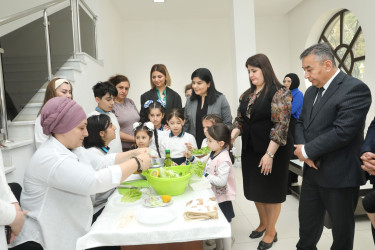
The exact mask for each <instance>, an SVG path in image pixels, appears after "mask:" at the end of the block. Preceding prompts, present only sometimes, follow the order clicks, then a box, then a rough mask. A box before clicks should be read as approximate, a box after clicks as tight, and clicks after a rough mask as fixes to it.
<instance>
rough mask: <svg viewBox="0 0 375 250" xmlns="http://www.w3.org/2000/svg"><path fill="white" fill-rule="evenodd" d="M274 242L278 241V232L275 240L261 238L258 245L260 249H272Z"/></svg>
mask: <svg viewBox="0 0 375 250" xmlns="http://www.w3.org/2000/svg"><path fill="white" fill-rule="evenodd" d="M274 242H277V233H276V234H275V237H274V238H273V241H272V242H271V243H266V242H264V241H262V240H261V241H260V242H259V245H258V250H266V249H270V248H271V247H272V245H273V243H274Z"/></svg>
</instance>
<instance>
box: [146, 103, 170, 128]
mask: <svg viewBox="0 0 375 250" xmlns="http://www.w3.org/2000/svg"><path fill="white" fill-rule="evenodd" d="M143 107H144V108H145V109H146V112H147V118H148V120H149V121H150V122H152V124H154V127H155V128H156V129H157V130H158V131H164V130H168V126H166V125H165V124H163V123H162V121H163V119H164V116H165V103H164V102H163V101H161V100H160V99H158V100H157V101H156V102H154V101H153V100H148V101H147V102H145V104H144V105H143Z"/></svg>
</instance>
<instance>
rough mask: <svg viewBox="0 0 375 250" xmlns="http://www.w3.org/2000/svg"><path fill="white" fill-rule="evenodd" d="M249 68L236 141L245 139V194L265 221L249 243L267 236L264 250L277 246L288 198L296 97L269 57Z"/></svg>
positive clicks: (254, 59)
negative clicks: (283, 205) (278, 224)
mask: <svg viewBox="0 0 375 250" xmlns="http://www.w3.org/2000/svg"><path fill="white" fill-rule="evenodd" d="M246 67H247V69H248V72H249V78H250V88H249V89H248V90H246V91H245V92H244V93H243V94H242V95H241V97H240V105H239V108H238V114H237V117H236V118H235V122H234V124H233V127H234V128H233V131H232V140H235V139H236V138H237V136H238V135H239V134H240V133H241V137H242V153H241V163H242V176H243V188H244V194H245V197H246V198H247V199H248V200H251V201H254V202H255V206H256V208H257V210H258V214H259V220H260V223H259V226H258V227H257V228H256V230H254V231H253V232H252V233H251V234H250V238H259V237H262V236H263V234H264V236H263V239H262V240H261V242H260V243H259V246H258V249H259V250H264V249H269V248H271V247H272V244H273V242H276V241H277V233H276V228H275V226H276V222H277V219H278V217H279V214H280V210H281V203H282V202H284V201H285V198H286V192H287V181H288V166H289V160H290V157H291V155H292V150H293V144H292V143H291V142H292V137H291V134H290V131H289V130H288V128H289V120H290V116H291V101H292V95H291V93H290V91H289V90H288V89H287V88H286V87H284V86H282V85H281V84H280V82H279V81H278V80H277V78H276V75H275V73H274V71H273V68H272V66H271V63H270V61H269V59H268V57H267V56H265V55H263V54H257V55H254V56H252V57H250V58H249V59H247V61H246Z"/></svg>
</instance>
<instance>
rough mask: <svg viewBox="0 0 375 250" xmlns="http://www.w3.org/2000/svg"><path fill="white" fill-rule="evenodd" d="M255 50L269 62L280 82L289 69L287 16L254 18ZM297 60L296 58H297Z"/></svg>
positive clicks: (289, 71)
mask: <svg viewBox="0 0 375 250" xmlns="http://www.w3.org/2000/svg"><path fill="white" fill-rule="evenodd" d="M255 28H256V44H257V47H256V50H257V53H262V54H265V55H266V56H267V57H268V58H269V59H270V61H271V64H272V67H273V69H274V71H275V74H276V76H277V78H278V80H279V81H280V82H282V81H283V79H284V76H285V75H286V74H288V73H291V72H293V73H296V72H295V71H291V69H290V50H289V43H290V40H291V38H290V37H289V35H288V34H289V27H288V16H287V15H284V16H281V15H280V16H256V17H255ZM297 59H298V58H297Z"/></svg>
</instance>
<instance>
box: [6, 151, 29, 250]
mask: <svg viewBox="0 0 375 250" xmlns="http://www.w3.org/2000/svg"><path fill="white" fill-rule="evenodd" d="M26 213H27V212H26V211H25V212H22V211H21V208H20V207H19V204H18V201H17V199H16V198H15V197H14V195H13V193H12V191H11V190H10V188H9V186H8V183H7V181H6V179H5V174H4V165H3V156H2V153H1V150H0V249H7V240H6V235H5V231H4V228H5V227H4V226H6V225H9V226H10V227H11V230H12V235H11V238H10V240H13V239H14V236H15V235H18V234H19V232H20V231H21V229H22V226H23V223H24V222H25V216H24V215H25V214H26Z"/></svg>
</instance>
